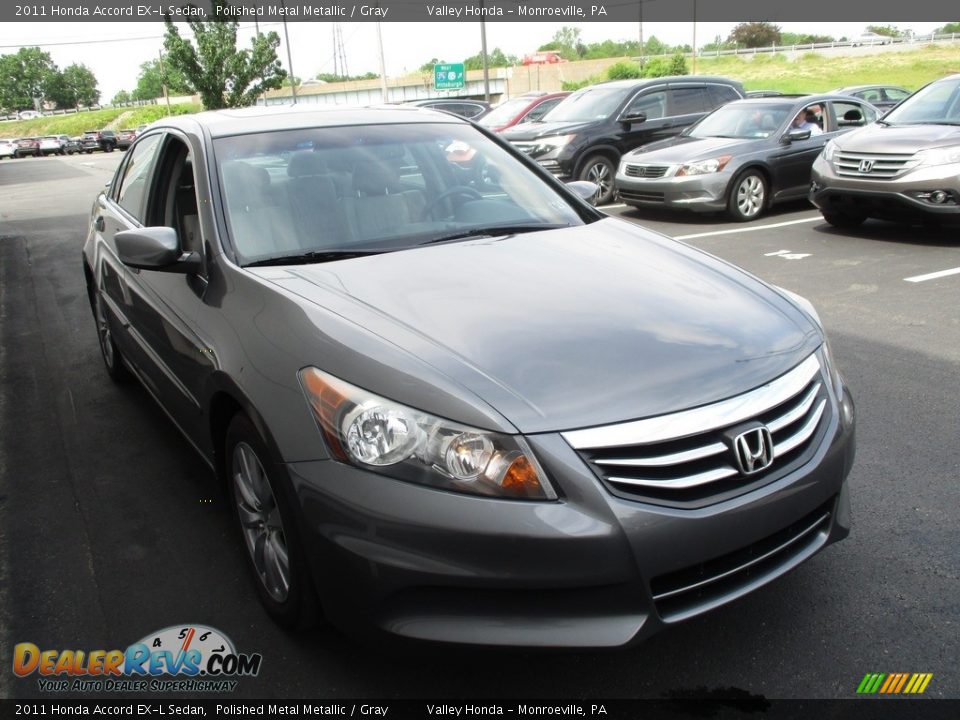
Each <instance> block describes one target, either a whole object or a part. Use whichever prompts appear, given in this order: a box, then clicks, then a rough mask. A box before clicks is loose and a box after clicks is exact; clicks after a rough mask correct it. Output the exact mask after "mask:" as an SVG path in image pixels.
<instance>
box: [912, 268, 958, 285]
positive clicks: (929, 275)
mask: <svg viewBox="0 0 960 720" xmlns="http://www.w3.org/2000/svg"><path fill="white" fill-rule="evenodd" d="M949 275H960V267H955V268H951V269H950V270H940V271H939V272H932V273H927V274H926V275H914V276H913V277H908V278H904V280H905V281H907V282H912V283H918V282H923V281H924V280H936V279H937V278H942V277H947V276H949Z"/></svg>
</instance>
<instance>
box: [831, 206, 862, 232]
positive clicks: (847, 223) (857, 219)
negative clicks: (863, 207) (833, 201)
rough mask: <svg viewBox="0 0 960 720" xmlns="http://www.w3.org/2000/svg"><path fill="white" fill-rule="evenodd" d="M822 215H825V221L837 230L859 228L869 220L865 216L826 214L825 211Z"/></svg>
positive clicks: (837, 213) (838, 213)
mask: <svg viewBox="0 0 960 720" xmlns="http://www.w3.org/2000/svg"><path fill="white" fill-rule="evenodd" d="M820 213H821V214H822V215H823V219H824V220H826V221H827V222H828V223H830V224H831V225H833V226H834V227H835V228H855V227H859V226H860V225H862V224H863V221H864V220H866V219H867V218H866V216H864V215H848V214H847V213H840V212H824V211H823V210H821V211H820Z"/></svg>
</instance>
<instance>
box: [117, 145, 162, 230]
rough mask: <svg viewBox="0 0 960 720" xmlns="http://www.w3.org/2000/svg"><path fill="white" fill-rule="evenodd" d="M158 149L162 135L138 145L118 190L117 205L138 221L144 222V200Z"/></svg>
mask: <svg viewBox="0 0 960 720" xmlns="http://www.w3.org/2000/svg"><path fill="white" fill-rule="evenodd" d="M158 147H160V135H151V136H150V137H147V138H144V139H143V140H141V141H140V142H138V143H137V144H136V146H135V147H134V148H133V150H131V153H132V154H131V155H130V157H129V158H127V160H126V166H125V167H124V170H123V176H122V177H121V178H120V183H119V187H118V188H117V190H116V200H117V203H118V204H119V205H120V207H122V208H123V209H124V210H126V211H127V212H128V213H130V214H131V215H133V216H134V217H135V218H137V220H143V204H144V203H143V200H144V196H145V195H146V192H147V188H148V187H149V184H150V176H151V171H152V170H153V161H154V158H155V157H156V155H157V148H158Z"/></svg>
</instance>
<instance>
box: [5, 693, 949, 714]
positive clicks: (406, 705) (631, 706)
mask: <svg viewBox="0 0 960 720" xmlns="http://www.w3.org/2000/svg"><path fill="white" fill-rule="evenodd" d="M81 716H95V717H107V716H110V717H155V718H181V717H215V718H248V717H249V718H257V717H270V718H274V717H298V718H348V717H349V718H358V719H359V720H369V719H370V718H384V719H386V718H390V719H392V720H407V719H408V718H410V719H419V718H424V719H434V720H436V719H440V720H449V719H452V718H455V719H457V720H477V718H493V717H499V718H524V719H528V718H594V719H595V720H656V719H659V718H717V719H720V720H725V719H727V718H733V719H735V718H776V719H777V720H780V719H783V720H795V719H796V720H801V719H802V720H810V719H812V718H818V719H819V718H824V719H830V720H834V719H842V720H847V719H848V718H850V719H852V720H888V719H889V720H897V719H899V718H924V720H941V719H943V720H956V718H958V717H960V700H942V699H934V698H922V699H907V698H889V699H876V698H870V699H868V698H860V699H855V700H767V699H765V698H763V697H759V696H749V697H744V698H738V697H701V698H690V699H669V700H667V699H653V700H595V699H587V700H489V699H480V700H460V699H457V700H429V699H426V700H425V699H417V700H410V699H402V700H388V699H380V700H370V699H337V700H242V701H241V700H238V701H232V700H222V699H221V700H203V699H200V700H182V699H181V700H154V699H149V700H116V699H106V700H97V699H93V698H84V699H79V700H76V699H49V698H44V699H40V700H0V718H14V717H21V718H29V717H37V718H50V719H59V718H65V717H81Z"/></svg>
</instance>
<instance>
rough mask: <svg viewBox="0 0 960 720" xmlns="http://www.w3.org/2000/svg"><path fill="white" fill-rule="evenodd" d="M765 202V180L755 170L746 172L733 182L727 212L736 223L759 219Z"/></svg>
mask: <svg viewBox="0 0 960 720" xmlns="http://www.w3.org/2000/svg"><path fill="white" fill-rule="evenodd" d="M766 202H767V180H766V178H765V177H764V176H763V175H762V174H761V173H760V172H759V171H757V170H747V171H746V172H745V173H743V174H742V175H739V176H738V177H737V179H736V180H734V181H733V187H732V188H731V190H730V199H729V200H728V201H727V212H728V213H729V215H730V217H732V218H733V219H734V220H736V221H738V222H747V221H748V220H753V219H754V218H757V217H760V214H761V213H762V212H763V208H764V206H765V205H766Z"/></svg>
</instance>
